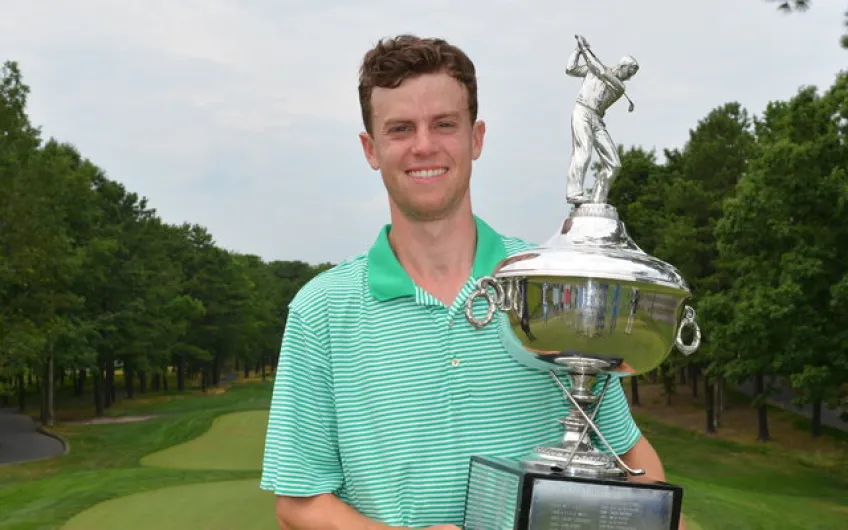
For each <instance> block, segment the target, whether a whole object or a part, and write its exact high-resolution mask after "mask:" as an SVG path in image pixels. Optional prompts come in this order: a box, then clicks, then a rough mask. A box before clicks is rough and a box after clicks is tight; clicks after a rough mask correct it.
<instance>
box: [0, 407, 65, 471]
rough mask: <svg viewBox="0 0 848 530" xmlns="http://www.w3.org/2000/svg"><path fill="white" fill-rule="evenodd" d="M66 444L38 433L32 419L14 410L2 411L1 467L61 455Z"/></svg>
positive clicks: (0, 429) (0, 421) (0, 423)
mask: <svg viewBox="0 0 848 530" xmlns="http://www.w3.org/2000/svg"><path fill="white" fill-rule="evenodd" d="M64 452H65V446H64V444H63V443H62V442H61V441H59V440H57V439H56V438H53V437H52V436H47V435H46V434H42V433H40V432H38V431H37V430H36V428H35V422H33V421H32V418H30V417H29V416H25V415H23V414H19V413H18V412H17V410H16V409H14V408H5V409H0V465H3V464H16V463H20V462H29V461H31V460H40V459H42V458H49V457H53V456H58V455H61V454H63V453H64Z"/></svg>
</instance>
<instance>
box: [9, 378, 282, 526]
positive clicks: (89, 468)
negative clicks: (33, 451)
mask: <svg viewBox="0 0 848 530" xmlns="http://www.w3.org/2000/svg"><path fill="white" fill-rule="evenodd" d="M270 392H271V384H270V382H267V383H249V384H247V383H245V384H241V383H240V384H236V385H233V386H232V387H231V388H230V389H229V390H228V391H227V392H225V393H223V394H221V395H211V394H210V395H208V396H205V395H203V394H201V393H193V394H190V395H186V396H170V397H169V400H168V401H166V402H159V403H155V404H152V405H146V406H144V407H133V406H132V404H130V403H128V402H123V403H122V404H121V406H122V407H124V408H123V409H113V410H111V411H110V414H112V415H116V416H120V415H136V414H156V415H161V416H159V417H157V418H154V419H151V420H148V421H143V422H138V423H126V424H116V425H79V424H77V425H67V426H63V427H60V428H57V429H55V431H56V432H57V433H58V434H60V435H61V436H63V437H65V438H66V439H67V440H68V441H69V442H70V444H71V452H70V453H69V454H68V455H66V456H63V457H61V458H56V459H51V460H45V461H41V462H33V463H29V464H20V465H15V466H4V467H0V506H2V507H3V516H2V517H0V529H2V530H11V529H14V530H36V529H38V530H48V529H58V528H60V527H61V525H62V524H63V523H64V522H65V521H67V520H69V519H70V518H71V517H72V516H74V515H76V514H77V513H79V512H81V511H83V510H85V509H87V508H90V507H92V506H94V505H96V504H98V503H100V502H103V501H107V500H110V499H116V498H119V497H122V496H124V495H130V494H133V493H138V492H143V491H150V490H155V489H159V488H163V487H168V486H176V485H182V484H203V483H210V482H216V481H222V480H243V479H250V480H258V477H259V471H258V470H250V471H237V470H218V471H216V470H211V471H205V470H181V469H166V468H154V467H145V466H142V465H141V463H140V460H141V459H142V458H143V457H144V456H146V455H148V454H150V453H155V452H157V451H161V450H164V449H166V448H169V447H172V446H175V445H177V444H181V443H184V442H188V441H190V440H193V439H195V438H197V437H199V436H201V435H203V434H204V433H205V432H207V431H208V430H209V429H210V427H211V426H212V424H213V422H214V420H215V418H217V417H219V416H221V415H223V414H228V413H232V412H239V411H248V410H267V408H268V403H269V399H270ZM260 428H261V426H257V429H260ZM151 510H152V508H151ZM119 527H123V525H121V526H119ZM112 528H114V527H112ZM187 528H197V527H196V526H188V527H187ZM92 530H97V529H92Z"/></svg>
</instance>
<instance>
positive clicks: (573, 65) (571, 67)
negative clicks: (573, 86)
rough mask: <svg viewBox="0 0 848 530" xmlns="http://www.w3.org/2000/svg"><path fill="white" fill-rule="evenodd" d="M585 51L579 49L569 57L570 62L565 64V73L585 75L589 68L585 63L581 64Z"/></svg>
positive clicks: (575, 75)
mask: <svg viewBox="0 0 848 530" xmlns="http://www.w3.org/2000/svg"><path fill="white" fill-rule="evenodd" d="M582 55H583V53H582V52H581V51H580V50H579V49H577V50H574V53H572V54H571V56H570V57H569V58H568V63H567V64H566V66H565V73H566V74H568V75H570V76H572V77H585V76H586V72H588V71H589V69H588V68H587V67H586V65H585V64H580V57H581V56H582Z"/></svg>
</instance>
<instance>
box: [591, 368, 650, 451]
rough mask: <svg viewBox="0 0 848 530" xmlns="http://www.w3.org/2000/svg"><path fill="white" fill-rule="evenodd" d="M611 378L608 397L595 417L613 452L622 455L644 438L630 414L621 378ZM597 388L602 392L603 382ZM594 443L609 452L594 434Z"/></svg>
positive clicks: (614, 376) (599, 448)
mask: <svg viewBox="0 0 848 530" xmlns="http://www.w3.org/2000/svg"><path fill="white" fill-rule="evenodd" d="M611 377H612V379H611V380H610V382H609V387H608V388H607V392H606V395H605V396H604V400H603V401H602V402H601V409H600V410H599V411H598V415H597V416H596V417H595V424H596V425H597V426H598V430H600V431H601V434H603V435H604V438H606V440H607V442H609V444H610V445H611V446H612V448H613V451H615V453H616V454H618V455H621V454H624V453H626V452H627V451H629V450H630V449H632V448H633V446H634V445H636V442H638V441H639V438H641V437H642V431H641V430H640V429H639V427H638V426H637V425H636V421H635V420H634V419H633V415H632V414H631V412H630V404H629V403H628V402H627V396H625V395H624V388H623V387H622V384H621V377H619V376H618V375H612V376H611ZM595 388H596V389H597V390H596V391H600V390H601V389H602V388H603V380H601V381H599V382H598V384H597V385H596V386H595ZM592 441H593V443H594V444H595V447H596V448H597V449H598V450H599V451H602V452H604V453H608V452H609V449H608V448H607V446H606V445H605V444H604V443H603V442H602V441H600V440H599V439H598V438H597V436H596V435H594V433H593V436H592Z"/></svg>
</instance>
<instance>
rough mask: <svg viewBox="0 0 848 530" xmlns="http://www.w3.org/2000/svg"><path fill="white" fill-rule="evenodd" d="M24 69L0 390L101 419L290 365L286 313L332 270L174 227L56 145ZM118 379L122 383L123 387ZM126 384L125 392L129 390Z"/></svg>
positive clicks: (5, 92) (10, 147)
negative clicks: (39, 119)
mask: <svg viewBox="0 0 848 530" xmlns="http://www.w3.org/2000/svg"><path fill="white" fill-rule="evenodd" d="M28 94H29V87H28V86H27V85H26V84H25V83H24V82H23V80H22V76H21V72H20V69H19V67H18V65H17V63H15V62H6V63H5V64H4V65H3V67H2V70H0V132H2V135H0V395H1V396H2V401H3V403H0V405H8V404H10V403H11V402H12V400H14V399H17V402H18V405H19V407H20V408H21V410H23V409H24V408H25V406H26V403H25V400H26V396H27V393H28V392H30V391H32V389H37V390H38V393H37V395H38V396H39V397H40V404H39V406H40V410H41V419H42V421H43V422H45V423H46V424H48V425H52V423H53V421H54V403H55V391H54V389H55V385H56V384H57V383H58V384H66V385H67V386H70V387H72V388H73V392H72V395H73V394H75V395H76V396H81V395H82V394H83V392H84V390H85V389H90V392H91V398H92V402H91V405H92V407H93V408H94V411H95V414H97V415H102V414H104V411H105V410H107V409H109V407H110V406H111V405H112V404H113V403H114V402H115V400H116V399H117V397H118V396H117V394H118V392H119V390H118V389H119V388H120V391H121V392H124V393H125V394H126V396H127V397H129V398H132V397H133V395H134V394H135V393H136V392H142V393H144V392H148V391H162V392H167V391H169V388H168V381H169V377H168V376H169V374H171V375H175V378H173V383H172V384H174V385H175V386H176V389H174V388H171V389H170V391H174V390H176V391H182V390H184V388H185V387H186V385H187V380H195V381H197V382H198V383H199V385H200V386H201V387H202V388H204V389H205V388H206V387H208V386H210V385H213V386H214V385H217V384H218V383H219V381H220V380H221V378H222V376H223V375H224V374H225V372H226V373H229V372H231V371H232V370H238V369H239V366H240V367H241V368H242V369H243V370H245V371H247V370H249V369H256V370H257V371H261V372H262V373H263V375H264V370H265V367H266V366H271V367H273V366H275V365H276V355H277V351H278V349H279V343H280V337H281V332H282V328H283V325H284V322H285V319H286V307H287V305H288V302H289V301H290V300H291V298H292V297H293V296H294V294H295V293H296V292H297V290H298V289H299V288H300V287H301V286H302V285H303V284H304V283H305V282H306V281H307V280H309V279H310V278H312V277H313V276H314V275H315V274H317V273H318V272H320V271H321V270H324V269H326V268H328V267H329V266H330V265H329V264H320V265H310V264H307V263H304V262H300V261H271V262H265V261H263V260H262V259H260V258H259V257H257V256H254V255H249V254H239V253H236V252H232V251H228V250H225V249H222V248H220V247H219V246H217V245H216V243H215V241H214V238H213V237H212V235H211V234H210V233H209V232H208V231H207V230H206V229H205V228H204V227H202V226H199V225H196V224H181V225H172V224H168V223H166V222H164V221H162V219H160V218H159V217H158V216H157V215H156V212H155V210H154V209H152V208H150V207H149V205H148V204H147V201H146V200H145V199H144V198H142V197H139V196H138V195H137V194H135V193H132V192H131V191H128V190H127V189H125V188H124V186H122V185H121V184H120V183H118V182H116V181H115V180H112V179H109V178H108V177H107V176H106V174H105V172H104V171H103V170H102V169H100V168H99V167H97V166H96V165H95V164H94V163H93V162H91V161H89V160H87V159H85V158H83V157H82V156H81V155H80V153H79V152H78V151H77V150H76V149H75V148H74V147H73V146H72V145H69V144H67V143H61V142H59V141H57V140H55V139H52V138H51V139H47V140H45V139H42V138H41V131H40V130H39V129H38V128H36V127H34V126H33V125H32V124H31V123H30V120H29V117H28V115H27V97H28ZM116 371H117V372H118V373H119V374H120V379H122V381H116ZM120 383H123V384H122V385H121V384H120Z"/></svg>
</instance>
